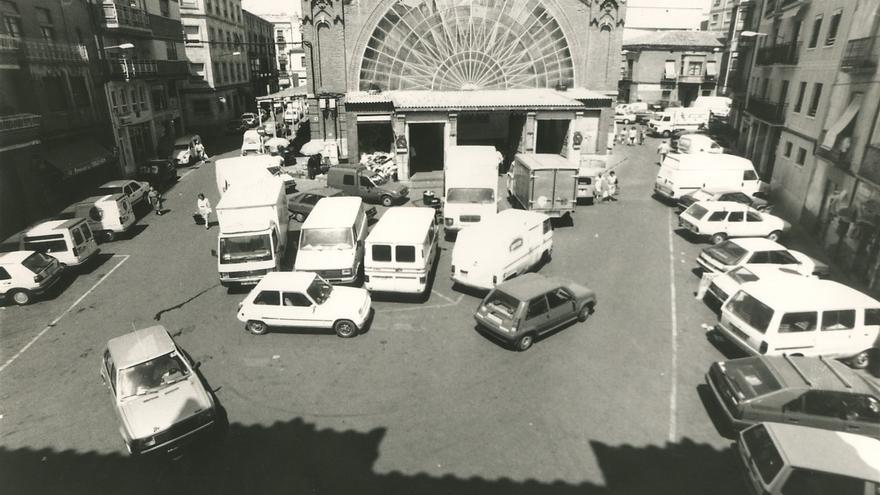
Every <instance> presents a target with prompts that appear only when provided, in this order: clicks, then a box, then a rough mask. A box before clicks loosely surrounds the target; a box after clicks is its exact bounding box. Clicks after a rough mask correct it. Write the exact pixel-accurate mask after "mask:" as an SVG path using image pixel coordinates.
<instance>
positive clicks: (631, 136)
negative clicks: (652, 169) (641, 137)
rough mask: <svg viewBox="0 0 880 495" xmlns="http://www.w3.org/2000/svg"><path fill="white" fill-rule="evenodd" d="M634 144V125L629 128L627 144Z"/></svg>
mask: <svg viewBox="0 0 880 495" xmlns="http://www.w3.org/2000/svg"><path fill="white" fill-rule="evenodd" d="M634 144H636V126H632V127H630V128H629V144H628V145H627V146H632V145H634Z"/></svg>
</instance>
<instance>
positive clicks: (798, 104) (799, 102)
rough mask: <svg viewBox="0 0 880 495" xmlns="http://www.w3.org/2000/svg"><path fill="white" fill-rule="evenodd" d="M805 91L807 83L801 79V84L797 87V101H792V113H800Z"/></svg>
mask: <svg viewBox="0 0 880 495" xmlns="http://www.w3.org/2000/svg"><path fill="white" fill-rule="evenodd" d="M806 92H807V83H806V81H801V85H800V87H799V88H798V96H797V101H795V103H794V113H800V111H801V107H802V106H803V104H804V94H805V93H806Z"/></svg>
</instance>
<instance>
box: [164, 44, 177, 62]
mask: <svg viewBox="0 0 880 495" xmlns="http://www.w3.org/2000/svg"><path fill="white" fill-rule="evenodd" d="M165 56H166V57H167V58H168V60H177V42H176V41H166V42H165Z"/></svg>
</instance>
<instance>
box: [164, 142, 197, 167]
mask: <svg viewBox="0 0 880 495" xmlns="http://www.w3.org/2000/svg"><path fill="white" fill-rule="evenodd" d="M201 139H202V138H201V137H199V135H198V134H190V135H187V136H181V137H179V138H177V139H175V140H174V150H173V151H172V152H171V159H172V160H174V163H175V165H177V166H180V165H192V164H194V163H196V162H198V161H199V156H198V154H197V153H196V150H195V149H196V144H198V143H199V142H200V141H201Z"/></svg>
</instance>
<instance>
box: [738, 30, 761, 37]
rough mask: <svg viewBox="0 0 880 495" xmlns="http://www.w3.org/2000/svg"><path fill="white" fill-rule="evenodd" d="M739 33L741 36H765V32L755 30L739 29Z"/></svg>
mask: <svg viewBox="0 0 880 495" xmlns="http://www.w3.org/2000/svg"><path fill="white" fill-rule="evenodd" d="M739 35H740V36H742V37H743V38H754V37H757V36H767V33H759V32H757V31H740V32H739Z"/></svg>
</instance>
